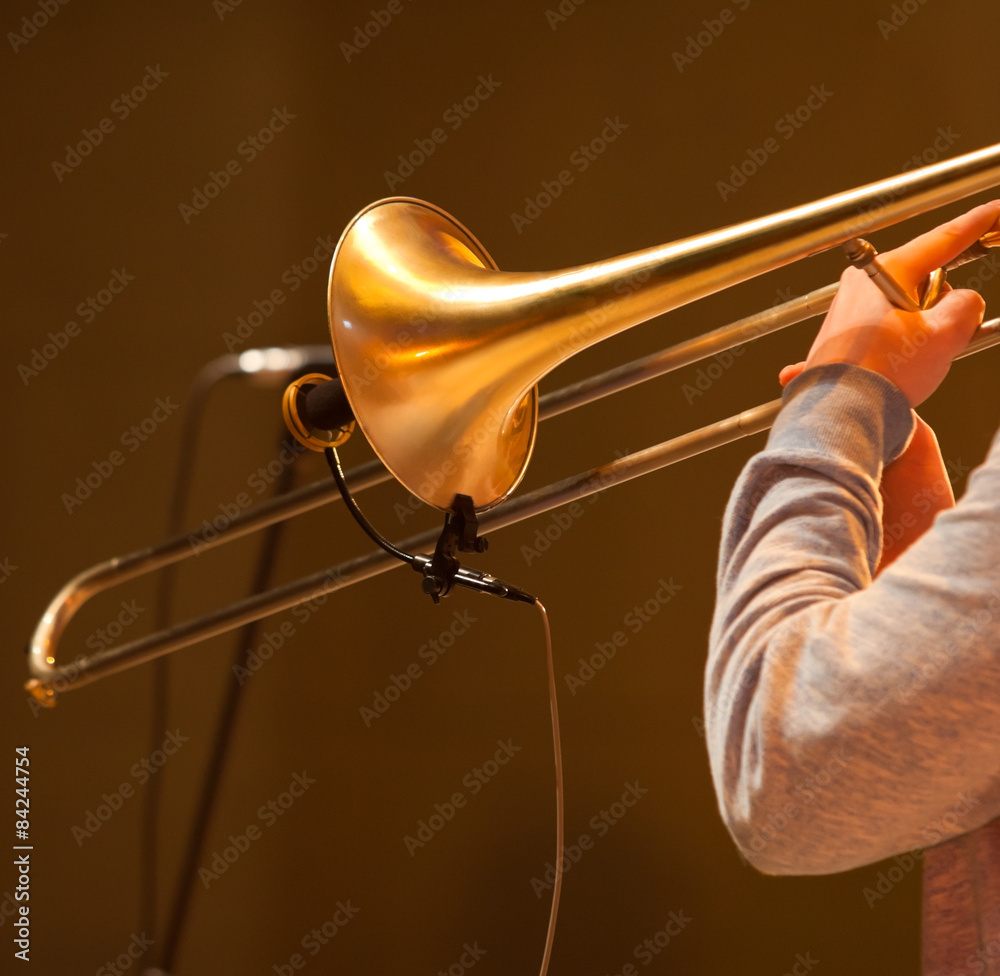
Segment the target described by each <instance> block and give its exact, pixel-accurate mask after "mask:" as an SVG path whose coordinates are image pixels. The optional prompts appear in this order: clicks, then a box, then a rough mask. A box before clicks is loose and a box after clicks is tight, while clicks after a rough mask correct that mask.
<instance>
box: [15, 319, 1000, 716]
mask: <svg viewBox="0 0 1000 976" xmlns="http://www.w3.org/2000/svg"><path fill="white" fill-rule="evenodd" d="M998 344H1000V318H997V319H992V320H990V321H989V322H985V323H984V324H983V325H981V326H980V327H979V329H978V330H977V331H976V333H975V335H974V336H973V338H972V341H971V342H970V343H969V345H968V346H967V347H966V348H965V349H964V350H963V351H962V352H961V353H960V354H959V355H958V356H956V357H955V358H956V359H962V358H964V357H965V356H971V355H973V354H974V353H977V352H981V351H983V350H984V349H989V348H990V347H992V346H995V345H998ZM780 409H781V400H780V399H777V400H771V401H769V402H768V403H762V404H760V405H759V406H757V407H752V408H751V409H749V410H744V411H742V412H741V413H738V414H735V415H734V416H732V417H728V418H727V419H725V420H720V421H718V422H717V423H714V424H709V425H708V426H707V427H701V428H699V429H698V430H694V431H691V432H689V433H687V434H682V435H680V436H679V437H674V438H671V439H670V440H667V441H663V442H661V443H660V444H656V445H654V446H653V447H649V448H646V449H645V450H643V451H638V452H636V453H634V454H629V455H627V456H626V457H623V458H619V459H618V460H617V461H612V462H610V463H608V464H604V465H601V466H600V467H597V468H592V469H591V470H590V471H585V472H582V473H581V474H577V475H573V476H571V477H569V478H566V479H564V480H563V481H560V482H557V483H556V484H553V485H548V486H547V487H544V488H539V489H538V490H536V491H533V492H531V493H529V494H527V495H523V496H521V497H520V498H515V499H512V500H510V501H508V502H505V503H504V504H503V505H500V506H498V507H497V508H495V509H493V510H491V511H489V512H487V513H485V514H484V515H483V516H482V517H481V518H480V519H479V524H480V528H481V531H482V532H483V533H485V532H487V531H496V530H497V529H502V528H506V527H507V526H508V525H514V524H515V523H517V522H521V521H523V520H524V519H529V518H532V517H533V516H535V515H541V514H543V513H544V512H548V511H551V510H552V509H554V508H559V507H561V506H562V505H567V504H569V503H570V502H573V501H577V500H578V499H581V498H586V497H588V496H589V495H594V494H597V493H598V492H601V491H604V490H605V489H607V488H611V487H613V486H614V485H619V484H624V483H625V482H626V481H631V480H632V479H633V478H639V477H642V476H643V475H646V474H650V473H651V472H653V471H658V470H660V469H661V468H665V467H668V466H669V465H671V464H675V463H677V462H678V461H684V460H686V459H687V458H690V457H694V456H696V455H698V454H703V453H705V452H706V451H711V450H714V449H715V448H717V447H722V446H724V445H726V444H731V443H733V441H737V440H740V439H741V438H743V437H748V436H750V435H751V434H757V433H760V432H762V431H765V430H768V429H770V427H771V426H772V425H773V423H774V420H775V418H776V417H777V416H778V411H779V410H780ZM308 507H315V505H310V506H308ZM438 534H439V531H438V529H430V530H428V531H426V532H422V533H420V534H419V535H414V536H410V537H409V538H408V539H404V540H403V541H401V542H399V543H398V546H399V548H401V549H404V550H406V551H409V552H420V551H422V550H424V549H426V548H428V547H430V546H433V545H434V543H435V541H436V540H437V537H438ZM112 562H114V561H113V560H112ZM103 565H109V564H103ZM401 565H402V563H400V562H399V560H398V559H396V558H395V557H394V556H391V555H390V554H389V553H387V552H385V551H384V550H382V549H376V550H375V551H374V552H370V553H368V554H367V555H364V556H359V557H357V558H355V559H351V560H348V561H347V562H344V563H341V564H340V565H339V566H334V567H332V568H330V569H326V570H323V571H321V572H318V573H314V574H313V575H312V576H307V577H304V578H302V579H299V580H296V581H294V582H292V583H288V584H286V585H284V586H280V587H276V588H275V589H272V590H269V591H268V592H267V593H260V594H257V595H255V596H252V597H247V598H246V599H244V600H240V601H239V602H238V603H235V604H232V605H231V606H229V607H225V608H223V609H221V610H216V611H213V612H212V613H209V614H206V615H205V616H203V617H200V618H197V619H195V620H191V621H187V622H185V623H182V624H177V625H175V626H173V627H169V628H167V629H166V630H162V631H158V632H157V633H155V634H151V635H149V636H148V637H142V638H139V639H137V640H134V641H130V642H129V643H127V644H123V645H121V646H120V647H116V648H108V649H107V650H104V651H100V652H99V653H97V654H94V655H92V656H91V657H89V658H86V659H82V660H78V661H77V662H76V663H74V664H70V665H61V666H56V665H55V662H54V661H52V660H51V659H48V660H46V659H45V658H43V657H41V654H40V651H39V647H40V646H44V635H42V636H40V633H39V632H42V631H44V630H45V627H46V620H45V619H44V618H43V621H42V623H41V624H40V625H39V628H38V631H36V635H35V638H34V639H33V642H32V647H31V653H30V656H29V667H30V669H31V671H32V673H33V674H34V675H35V677H34V678H32V680H31V681H29V682H28V683H27V685H26V686H25V687H26V688H27V690H28V691H30V692H31V693H32V694H33V695H34V696H35V697H36V698H37V699H38V700H39V701H41V702H43V703H45V704H47V705H50V706H51V705H54V704H55V693H56V692H57V691H65V690H69V689H72V688H78V687H81V686H83V685H85V684H90V683H91V682H92V681H96V680H97V679H98V678H101V677H104V676H105V675H109V674H115V673H116V672H118V671H124V670H126V669H128V668H131V667H134V666H135V665H137V664H142V663H143V662H145V661H151V660H153V659H154V658H157V657H162V656H163V655H164V654H169V653H171V652H172V651H176V650H180V649H181V648H182V647H187V646H189V645H190V644H195V643H198V642H199V641H203V640H207V639H208V638H210V637H215V636H217V635H219V634H223V633H226V632H227V631H230V630H233V629H234V628H236V627H240V626H242V625H243V624H246V623H249V622H251V621H253V620H260V619H261V618H262V617H267V616H269V615H270V614H273V613H278V612H280V611H281V610H287V609H288V608H290V607H293V606H295V605H296V604H299V603H305V602H306V601H308V600H313V599H315V598H316V597H320V596H325V595H327V594H330V593H334V592H337V591H338V590H342V589H345V588H347V587H348V586H351V585H352V584H354V583H358V582H360V581H361V580H364V579H369V578H370V577H372V576H378V575H379V574H381V573H384V572H387V571H388V570H390V569H394V568H396V567H398V566H401ZM100 568H101V567H98V569H100ZM71 585H72V584H69V585H68V586H67V587H66V588H65V589H68V588H69V586H71ZM57 599H58V598H57ZM80 602H82V600H81V601H80ZM49 636H51V635H49ZM40 661H41V663H42V665H43V666H42V667H39V666H38V664H39V662H40Z"/></svg>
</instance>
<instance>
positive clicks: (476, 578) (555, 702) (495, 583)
mask: <svg viewBox="0 0 1000 976" xmlns="http://www.w3.org/2000/svg"><path fill="white" fill-rule="evenodd" d="M323 454H324V456H325V457H326V462H327V464H328V465H329V466H330V471H331V473H332V474H333V479H334V481H336V483H337V488H338V489H339V490H340V495H341V498H342V499H343V501H344V504H345V505H346V507H347V510H348V511H349V512H350V513H351V516H352V518H353V519H354V521H355V522H357V523H358V525H360V526H361V528H362V529H364V531H365V533H366V534H367V535H368V537H369V538H370V539H371V540H372V541H373V542H375V544H376V545H378V546H380V547H381V548H382V549H384V550H385V551H386V552H388V553H389V554H390V555H393V556H395V557H396V558H397V559H399V560H401V561H402V562H404V563H406V564H407V565H409V566H410V567H412V568H413V569H416V570H418V571H419V570H420V569H421V567H422V565H423V561H425V560H426V557H423V556H417V555H414V554H413V553H409V552H404V551H403V550H402V549H400V548H398V547H397V546H394V545H393V544H392V543H391V542H389V540H388V539H386V538H385V537H384V536H383V535H382V534H381V533H380V532H379V531H378V529H376V528H375V526H373V525H372V524H371V522H369V521H368V519H367V518H366V517H365V514H364V513H363V512H362V511H361V508H360V506H359V505H358V503H357V501H355V499H354V496H353V495H352V494H351V490H350V488H349V487H348V484H347V478H346V477H345V476H344V469H343V467H342V466H341V464H340V455H339V454H338V453H337V449H336V448H335V447H327V448H325V449H324V451H323ZM463 574H464V575H463ZM455 582H457V583H461V584H462V585H465V586H469V587H470V588H472V589H477V590H479V591H480V592H487V593H491V594H493V595H494V596H501V597H505V598H507V599H515V600H517V602H520V603H530V604H533V605H534V606H536V607H537V608H538V612H539V613H540V614H541V618H542V629H543V631H544V634H545V662H546V671H547V674H548V691H549V715H550V718H551V722H552V754H553V761H554V765H555V786H556V862H555V878H554V879H553V883H552V906H551V908H550V909H549V924H548V929H547V930H546V933H545V948H544V949H543V951H542V965H541V969H540V970H539V976H546V974H547V973H548V970H549V962H550V960H551V958H552V948H553V945H554V944H555V937H556V919H557V917H558V915H559V897H560V895H561V894H562V882H563V874H564V871H563V859H564V858H565V847H566V810H565V789H564V784H563V761H562V739H561V738H560V735H559V697H558V689H557V685H556V671H555V661H554V658H553V653H552V627H551V625H550V623H549V614H548V611H547V610H546V609H545V605H544V604H543V603H542V601H541V600H539V599H538V597H536V596H532V595H531V594H530V593H525V592H524V591H523V590H518V589H517V588H516V587H512V586H510V585H509V584H507V583H503V582H502V581H500V580H496V579H495V578H494V577H491V576H487V575H486V574H485V573H474V572H472V571H470V570H467V569H460V570H458V573H457V574H456V576H455Z"/></svg>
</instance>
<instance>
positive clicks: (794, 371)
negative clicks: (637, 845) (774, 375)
mask: <svg viewBox="0 0 1000 976" xmlns="http://www.w3.org/2000/svg"><path fill="white" fill-rule="evenodd" d="M805 368H806V363H805V360H804V359H803V360H802V362H799V363H792V364H791V365H790V366H786V367H785V368H784V369H782V371H781V372H780V373H778V382H779V383H780V384H781V385H782V386H783V387H785V386H788V384H789V383H791V382H792V380H794V379H795V377H796V376H798V375H799V374H800V373H801V372H802V371H803V370H804V369H805Z"/></svg>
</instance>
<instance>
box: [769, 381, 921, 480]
mask: <svg viewBox="0 0 1000 976" xmlns="http://www.w3.org/2000/svg"><path fill="white" fill-rule="evenodd" d="M782 400H783V401H784V402H783V405H782V408H781V413H780V414H779V415H778V418H777V420H776V421H775V424H774V427H773V429H772V431H771V438H770V441H769V446H777V447H793V446H794V447H799V448H802V447H809V448H811V449H813V450H819V451H821V452H824V453H827V452H828V453H830V454H832V455H834V456H836V457H843V458H845V459H848V460H850V461H852V462H854V463H855V464H860V465H862V466H863V467H864V468H866V469H867V470H869V472H870V473H871V474H872V476H873V477H878V475H879V472H880V470H881V468H882V467H883V466H884V465H886V464H889V463H891V462H892V461H894V460H895V459H896V458H897V457H899V455H900V454H902V453H903V451H904V449H905V448H906V445H907V444H908V443H909V440H910V437H911V436H912V435H913V430H914V428H915V426H916V422H915V419H914V414H913V410H912V409H911V408H910V404H909V401H908V400H907V399H906V397H905V396H904V395H903V393H902V391H901V390H900V389H899V387H897V386H896V385H895V384H894V383H892V382H890V381H889V380H888V379H886V378H885V377H884V376H882V375H881V374H880V373H875V372H872V371H871V370H868V369H864V368H863V367H861V366H855V365H853V364H852V363H826V364H824V365H822V366H814V367H812V368H811V369H807V370H806V371H805V372H803V373H802V374H801V375H800V376H797V377H796V378H795V379H794V380H792V382H791V383H789V384H788V386H787V387H785V391H784V395H783V396H782Z"/></svg>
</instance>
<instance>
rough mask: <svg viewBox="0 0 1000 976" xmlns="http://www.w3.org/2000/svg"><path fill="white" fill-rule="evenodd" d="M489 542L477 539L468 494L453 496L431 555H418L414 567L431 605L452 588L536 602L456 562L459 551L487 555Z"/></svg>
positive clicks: (529, 596)
mask: <svg viewBox="0 0 1000 976" xmlns="http://www.w3.org/2000/svg"><path fill="white" fill-rule="evenodd" d="M488 547H489V542H488V540H487V539H485V538H481V537H480V536H479V519H478V518H477V517H476V510H475V507H474V506H473V504H472V498H471V497H470V496H469V495H461V494H458V495H455V498H454V500H453V501H452V503H451V510H450V511H449V512H448V513H447V514H446V515H445V520H444V528H443V529H442V530H441V535H440V536H439V537H438V541H437V545H436V546H435V547H434V554H433V555H432V556H427V555H422V554H421V555H417V556H414V559H413V563H412V565H413V568H414V569H415V570H416V571H417V572H418V573H421V574H422V575H423V577H424V578H423V582H422V583H421V588H422V589H423V591H424V593H426V594H428V595H429V596H430V598H431V599H432V600H433V601H434V603H436V604H437V603H440V602H441V599H442V597H446V596H447V595H448V594H449V593H450V592H451V590H452V588H453V587H454V586H465V587H467V588H469V589H472V590H478V591H479V592H480V593H489V594H492V595H493V596H499V597H501V598H502V599H505V600H515V601H517V602H519V603H531V604H533V603H535V598H534V597H533V596H532V595H531V594H530V593H525V592H524V591H523V590H519V589H518V588H517V587H516V586H511V585H510V584H508V583H504V582H503V581H502V580H498V579H497V578H496V577H495V576H490V575H489V574H488V573H480V572H477V571H475V570H471V569H466V568H465V567H463V566H462V565H461V564H460V563H459V561H458V555H457V553H459V552H486V550H487V548H488Z"/></svg>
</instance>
